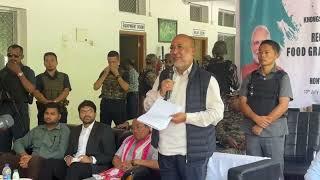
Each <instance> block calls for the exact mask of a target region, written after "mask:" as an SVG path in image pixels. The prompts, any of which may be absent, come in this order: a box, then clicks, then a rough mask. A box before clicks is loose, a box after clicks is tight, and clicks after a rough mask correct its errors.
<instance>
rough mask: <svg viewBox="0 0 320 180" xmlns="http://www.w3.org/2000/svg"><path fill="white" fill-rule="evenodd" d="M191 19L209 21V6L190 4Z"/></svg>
mask: <svg viewBox="0 0 320 180" xmlns="http://www.w3.org/2000/svg"><path fill="white" fill-rule="evenodd" d="M190 20H191V21H197V22H204V23H208V6H202V5H197V4H191V5H190Z"/></svg>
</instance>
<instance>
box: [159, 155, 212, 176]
mask: <svg viewBox="0 0 320 180" xmlns="http://www.w3.org/2000/svg"><path fill="white" fill-rule="evenodd" d="M158 161H159V166H160V175H161V179H163V180H194V179H197V180H205V179H206V176H207V164H208V161H209V158H207V159H204V160H200V161H196V162H186V156H181V155H175V156H164V155H161V154H160V153H159V159H158Z"/></svg>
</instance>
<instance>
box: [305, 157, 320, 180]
mask: <svg viewBox="0 0 320 180" xmlns="http://www.w3.org/2000/svg"><path fill="white" fill-rule="evenodd" d="M304 179H305V180H318V179H320V153H319V152H318V153H317V156H316V158H314V159H313V161H312V162H311V165H310V167H309V169H308V171H307V173H306V175H304Z"/></svg>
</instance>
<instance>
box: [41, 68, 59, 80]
mask: <svg viewBox="0 0 320 180" xmlns="http://www.w3.org/2000/svg"><path fill="white" fill-rule="evenodd" d="M44 74H45V75H46V76H48V77H49V78H53V79H55V78H57V76H58V70H56V71H55V72H54V74H53V76H51V75H50V74H49V73H48V71H45V72H44Z"/></svg>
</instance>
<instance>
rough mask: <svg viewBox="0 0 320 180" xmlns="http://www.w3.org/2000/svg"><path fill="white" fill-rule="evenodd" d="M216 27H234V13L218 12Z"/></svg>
mask: <svg viewBox="0 0 320 180" xmlns="http://www.w3.org/2000/svg"><path fill="white" fill-rule="evenodd" d="M218 25H219V26H227V27H236V21H235V14H234V12H232V11H226V10H219V17H218Z"/></svg>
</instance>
